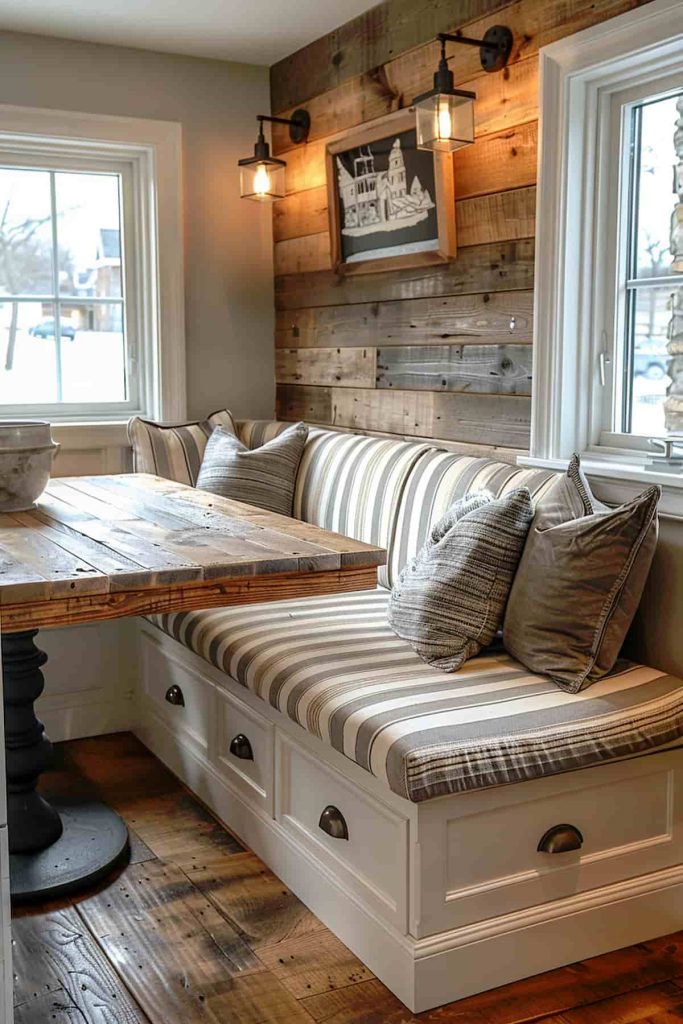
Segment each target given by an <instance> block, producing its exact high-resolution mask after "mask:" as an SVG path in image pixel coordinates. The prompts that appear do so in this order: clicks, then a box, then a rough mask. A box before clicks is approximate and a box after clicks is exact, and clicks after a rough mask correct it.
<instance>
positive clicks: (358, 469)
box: [294, 428, 428, 587]
mask: <svg viewBox="0 0 683 1024" xmlns="http://www.w3.org/2000/svg"><path fill="white" fill-rule="evenodd" d="M427 450H428V448H427V446H426V445H421V444H410V443H407V442H403V441H391V440H384V439H383V438H377V437H365V436H360V435H358V434H340V433H337V432H335V431H330V430H319V429H316V428H312V429H311V431H310V433H309V436H308V443H307V444H306V448H305V450H304V454H303V458H302V460H301V465H300V467H299V475H298V477H297V482H296V490H295V492H294V516H295V518H297V519H302V520H304V522H307V523H313V524H314V525H315V526H321V527H322V528H323V529H325V530H333V531H334V532H335V533H343V534H345V535H346V536H347V537H353V538H354V540H361V541H365V542H366V543H368V544H379V545H380V546H381V547H383V548H387V550H389V549H390V547H391V544H392V540H393V536H394V530H395V526H396V513H397V510H398V507H399V503H400V501H401V496H402V494H403V489H404V487H405V485H406V481H407V480H408V477H409V475H410V471H411V469H412V468H413V466H414V465H415V463H416V461H417V460H418V459H419V458H420V456H421V455H423V454H424V452H426V451H427ZM378 582H379V583H380V584H381V585H382V586H384V587H386V586H389V585H390V584H389V582H388V577H387V570H386V566H382V567H381V568H380V570H379V573H378Z"/></svg>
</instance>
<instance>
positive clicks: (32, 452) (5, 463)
mask: <svg viewBox="0 0 683 1024" xmlns="http://www.w3.org/2000/svg"><path fill="white" fill-rule="evenodd" d="M58 449H59V445H58V444H57V443H56V442H55V441H53V440H52V435H51V433H50V424H49V423H47V422H44V421H42V420H25V421H23V422H21V421H15V422H10V421H4V422H2V421H0V512H24V511H25V510H26V509H30V508H33V505H34V502H35V501H36V500H37V499H38V498H39V497H40V495H41V494H42V493H43V491H44V490H45V488H46V487H47V482H48V480H49V479H50V470H51V469H52V461H53V459H54V457H55V455H56V454H57V451H58Z"/></svg>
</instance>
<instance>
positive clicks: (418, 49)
mask: <svg viewBox="0 0 683 1024" xmlns="http://www.w3.org/2000/svg"><path fill="white" fill-rule="evenodd" d="M404 2H405V5H406V6H410V7H411V8H412V9H413V10H415V11H418V10H419V9H420V7H421V6H422V4H421V3H419V2H418V3H415V2H414V0H404ZM427 2H428V0H427ZM638 5H639V4H638V0H594V2H592V3H591V2H587V0H518V2H517V3H512V4H510V3H508V4H495V5H491V6H490V7H489V8H488V10H489V11H492V10H493V11H495V12H496V13H488V14H487V13H485V10H486V9H485V8H484V7H482V8H481V9H480V11H479V12H477V13H474V10H473V6H472V5H470V6H469V11H468V12H467V14H465V12H464V11H463V7H464V4H463V3H462V2H461V3H459V4H458V5H457V6H458V11H457V13H456V11H455V10H454V8H453V5H452V4H450V8H451V12H450V24H449V25H448V26H447V27H446V28H443V27H442V28H440V29H437V30H436V31H432V23H430V22H429V21H428V20H424V21H423V22H422V24H420V25H419V29H418V36H419V38H415V40H414V42H412V43H410V44H408V45H407V46H405V47H396V46H395V47H391V48H390V47H388V46H387V47H386V50H385V55H384V57H383V59H380V60H370V61H369V62H368V61H367V53H368V49H367V46H368V30H367V28H366V27H365V26H363V25H362V23H361V22H362V19H357V22H358V23H357V25H356V26H355V28H354V29H352V31H354V32H355V39H354V46H355V48H356V50H355V54H356V70H354V71H351V70H350V68H351V65H350V64H347V65H346V68H345V72H346V73H344V74H343V75H342V74H340V69H339V65H335V64H334V62H333V61H332V60H331V59H328V61H327V67H326V71H327V74H325V73H324V72H323V73H321V74H319V75H317V74H316V73H315V72H314V71H313V70H312V69H313V67H314V66H315V65H316V63H317V62H318V60H319V58H320V54H321V51H323V50H327V52H329V50H330V49H334V45H335V41H336V40H335V33H330V34H329V35H328V36H327V37H325V39H324V40H319V41H318V42H317V43H313V44H312V45H311V46H309V47H305V48H304V49H302V50H299V51H298V53H296V54H293V55H292V57H290V58H287V60H286V61H282V62H280V64H279V65H276V66H275V67H274V68H273V69H272V73H271V93H272V107H273V110H274V111H276V112H280V113H282V112H285V111H289V110H292V109H293V108H294V107H295V106H297V105H300V104H301V103H304V105H305V106H306V108H307V109H308V110H310V112H311V114H312V115H317V113H318V112H319V111H320V110H321V108H322V105H323V103H325V104H326V106H327V107H328V108H330V107H334V106H336V107H338V108H339V109H342V108H343V106H344V104H343V101H341V96H342V94H346V95H351V94H353V93H356V94H359V95H361V96H364V100H360V101H359V103H358V109H360V110H362V111H364V112H365V116H363V117H361V118H360V120H359V121H357V122H356V123H357V124H359V123H361V122H362V121H366V120H371V118H372V117H377V116H379V113H378V112H376V108H375V107H374V106H373V98H375V100H376V96H377V94H382V93H383V94H384V95H385V96H390V97H391V98H392V99H393V102H394V104H395V107H398V106H407V105H409V104H410V103H411V102H412V99H413V97H414V96H416V95H418V93H421V92H424V91H425V90H427V89H430V88H431V87H432V76H433V74H434V71H435V69H436V66H437V63H438V57H439V49H438V45H437V44H436V43H435V42H434V40H435V37H436V34H437V32H438V31H452V30H453V29H454V28H457V27H459V26H460V25H462V24H464V23H465V21H467V22H469V24H468V29H467V33H466V34H467V35H469V36H475V37H476V36H478V37H479V38H481V36H483V34H484V32H485V31H486V29H487V28H489V27H490V26H491V25H494V24H504V25H507V26H509V28H511V29H512V31H513V34H514V42H513V49H512V54H511V57H510V65H514V64H515V63H517V62H518V61H519V60H520V59H523V58H526V57H531V56H536V55H537V54H538V51H539V49H540V48H541V47H542V46H547V44H548V43H550V42H552V41H553V40H555V39H560V38H562V37H563V36H566V35H570V34H571V33H574V32H579V31H580V30H581V29H583V28H587V27H588V26H590V25H595V24H597V23H598V22H600V21H605V20H606V19H608V18H611V17H614V16H615V15H616V14H621V13H622V12H623V11H627V10H630V9H631V8H633V7H637V6H638ZM382 6H387V5H382ZM502 7H505V13H504V14H503V12H502V11H501V10H500V9H501V8H502ZM478 15H482V16H480V17H479V16H478ZM353 25H354V23H353V22H351V23H349V26H345V28H351V26H353ZM377 31H378V28H377V26H374V27H373V28H372V29H370V34H371V37H372V39H371V42H370V46H371V48H372V47H373V44H375V46H376V45H377V44H376V43H375V40H376V39H377V36H376V33H377ZM380 31H381V29H380ZM388 31H390V28H387V29H386V30H385V32H388ZM384 38H385V40H386V38H387V37H386V35H385V37H384ZM380 45H381V42H380ZM389 50H391V52H387V51H389ZM449 50H450V52H455V53H456V55H457V59H456V60H454V61H452V62H451V65H452V68H453V71H454V73H455V81H456V84H462V83H464V82H466V81H468V80H469V79H473V78H475V77H482V75H483V73H482V69H481V65H480V63H479V54H478V52H477V50H476V49H475V48H474V47H472V48H471V49H469V48H465V47H457V49H456V48H455V46H454V45H453V44H450V47H449ZM364 57H365V60H364ZM323 63H324V58H323ZM286 65H287V66H286ZM299 76H300V79H301V81H302V82H303V81H305V82H306V86H305V88H300V87H298V85H296V83H297V79H298V78H299ZM490 77H491V78H495V77H496V76H495V75H492V76H490ZM316 80H317V85H316ZM331 93H334V94H335V95H334V96H331V95H330V94H331ZM328 96H329V99H324V98H325V97H328ZM381 113H386V110H384V111H381ZM520 123H521V122H520ZM343 127H346V125H345V124H341V123H340V124H339V125H338V126H337V127H336V128H334V129H332V130H334V131H339V130H340V129H341V128H343ZM318 137H319V136H318ZM278 138H279V139H283V140H284V139H285V138H286V129H285V131H284V132H282V133H280V131H279V129H278ZM283 144H285V145H286V143H284V142H283ZM290 145H291V143H290Z"/></svg>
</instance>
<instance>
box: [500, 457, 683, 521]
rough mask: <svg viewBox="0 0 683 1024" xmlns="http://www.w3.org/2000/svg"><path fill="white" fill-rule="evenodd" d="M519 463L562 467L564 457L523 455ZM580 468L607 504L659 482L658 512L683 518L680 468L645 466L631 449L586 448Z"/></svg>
mask: <svg viewBox="0 0 683 1024" xmlns="http://www.w3.org/2000/svg"><path fill="white" fill-rule="evenodd" d="M517 462H518V464H519V465H520V466H529V467H532V468H534V469H554V470H557V471H559V472H563V471H564V470H566V468H567V465H568V460H566V459H538V458H534V457H533V456H530V455H528V456H527V455H523V456H520V457H519V458H518V459H517ZM581 467H582V469H583V470H584V472H585V473H586V475H587V476H588V479H589V480H590V482H591V485H592V486H593V487H594V490H595V494H596V497H598V498H599V499H600V500H601V501H604V502H606V503H607V504H609V505H617V504H622V503H623V502H626V501H631V500H632V499H633V498H635V497H636V495H638V494H640V493H641V492H642V491H643V490H644V489H645V488H646V487H648V486H651V485H652V484H659V485H660V486H661V488H662V499H661V501H660V504H659V511H660V514H661V515H663V516H668V517H670V518H674V519H683V469H678V470H677V471H675V472H669V471H666V470H655V469H645V459H644V458H639V457H638V456H637V455H635V454H634V453H632V452H629V453H626V454H624V455H610V456H609V457H607V456H605V455H601V454H600V453H597V452H595V451H587V452H584V453H583V454H582V455H581Z"/></svg>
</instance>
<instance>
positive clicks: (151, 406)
mask: <svg viewBox="0 0 683 1024" xmlns="http://www.w3.org/2000/svg"><path fill="white" fill-rule="evenodd" d="M55 139H57V140H59V142H58V143H57V148H58V149H59V150H60V151H61V152H62V153H69V152H70V153H71V154H72V155H74V156H79V157H83V156H88V154H89V155H90V156H92V155H93V154H102V152H103V150H106V151H107V152H108V153H110V154H111V155H112V157H114V158H115V159H118V158H121V159H124V160H126V161H127V162H128V163H129V164H130V165H131V167H132V171H133V174H134V176H135V178H136V186H137V187H136V189H135V196H136V202H137V210H136V223H137V225H138V227H139V232H138V237H137V240H136V243H137V244H136V247H135V248H136V253H135V257H136V259H137V260H138V261H139V262H140V267H141V269H142V272H143V273H144V274H145V276H146V279H147V280H149V281H151V282H152V290H151V292H148V291H147V289H143V290H142V294H141V295H140V296H139V302H138V306H139V308H138V310H137V319H138V330H139V331H140V338H141V341H142V340H143V339H146V343H147V345H148V346H149V348H148V352H147V360H148V365H149V366H150V367H151V372H150V373H149V374H148V376H147V380H146V382H145V386H144V392H145V394H144V406H145V412H146V413H147V414H148V415H150V416H153V417H155V418H158V419H165V420H182V419H184V418H185V416H186V412H187V399H186V370H185V310H184V269H183V220H182V177H181V171H182V147H181V128H180V125H179V124H177V123H176V122H173V121H152V120H145V119H141V118H140V119H139V118H129V117H114V116H110V115H98V114H83V113H75V112H72V111H61V110H42V109H36V108H30V107H18V106H7V105H0V151H1V150H2V148H3V147H7V148H11V147H12V146H15V147H16V146H17V145H20V146H21V147H22V148H24V149H27V150H30V149H31V148H34V149H35V151H36V152H43V153H45V152H46V151H49V150H50V149H51V148H52V149H53V151H54V148H55V143H54V140H55ZM93 427H97V428H98V430H97V432H98V436H99V437H100V439H101V440H102V442H103V443H106V444H109V445H111V446H117V447H118V446H119V445H121V444H122V443H123V444H126V443H127V442H126V441H125V424H123V423H121V422H120V421H117V422H112V423H106V422H103V421H98V422H97V423H91V422H79V423H73V424H69V423H67V422H66V421H60V423H59V424H58V425H56V429H55V431H54V434H55V437H56V439H57V440H60V441H63V442H65V443H66V444H67V445H68V446H69V447H72V448H83V447H89V444H88V439H89V438H90V444H91V443H92V428H93Z"/></svg>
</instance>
